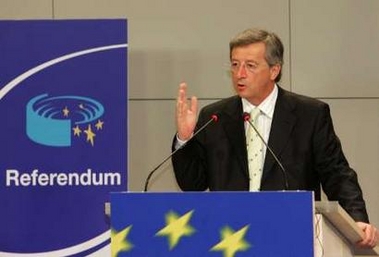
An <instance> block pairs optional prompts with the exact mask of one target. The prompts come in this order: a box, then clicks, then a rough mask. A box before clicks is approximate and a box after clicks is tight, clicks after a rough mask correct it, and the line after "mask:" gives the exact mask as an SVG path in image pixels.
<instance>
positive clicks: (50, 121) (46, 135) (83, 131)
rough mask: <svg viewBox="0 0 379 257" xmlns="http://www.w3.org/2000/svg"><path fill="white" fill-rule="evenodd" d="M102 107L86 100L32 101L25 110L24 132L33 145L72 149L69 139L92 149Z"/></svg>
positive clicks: (66, 97)
mask: <svg viewBox="0 0 379 257" xmlns="http://www.w3.org/2000/svg"><path fill="white" fill-rule="evenodd" d="M103 114H104V106H103V105H102V104H101V103H100V102H98V101H96V100H94V99H91V98H89V97H82V96H75V95H64V96H53V97H49V96H48V94H42V95H38V96H36V97H33V98H32V99H31V100H30V101H29V102H28V104H27V106H26V131H27V135H28V137H29V138H30V139H31V140H33V141H34V142H36V143H39V144H42V145H47V146H56V147H64V146H71V144H72V140H71V139H72V136H74V137H77V138H83V135H84V138H85V140H86V142H88V143H89V144H90V145H92V146H94V145H95V137H96V136H97V135H98V134H99V133H100V132H101V130H102V129H103V126H104V120H101V117H102V116H103Z"/></svg>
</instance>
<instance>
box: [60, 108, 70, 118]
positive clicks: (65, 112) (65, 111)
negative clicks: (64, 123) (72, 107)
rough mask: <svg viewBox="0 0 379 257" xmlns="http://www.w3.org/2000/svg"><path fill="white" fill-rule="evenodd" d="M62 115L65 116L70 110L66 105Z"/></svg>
mask: <svg viewBox="0 0 379 257" xmlns="http://www.w3.org/2000/svg"><path fill="white" fill-rule="evenodd" d="M62 112H63V116H65V117H67V116H68V114H69V113H70V111H69V110H68V108H67V106H66V107H65V108H64V109H63V110H62Z"/></svg>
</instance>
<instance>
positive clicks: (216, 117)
mask: <svg viewBox="0 0 379 257" xmlns="http://www.w3.org/2000/svg"><path fill="white" fill-rule="evenodd" d="M211 119H212V120H213V121H214V122H217V121H218V116H217V114H216V113H214V114H212V115H211Z"/></svg>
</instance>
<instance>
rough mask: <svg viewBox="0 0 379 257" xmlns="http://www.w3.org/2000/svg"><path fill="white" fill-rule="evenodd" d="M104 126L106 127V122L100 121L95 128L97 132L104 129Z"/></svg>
mask: <svg viewBox="0 0 379 257" xmlns="http://www.w3.org/2000/svg"><path fill="white" fill-rule="evenodd" d="M103 125H104V121H101V120H98V121H97V123H96V125H95V127H96V129H97V130H100V129H102V128H103Z"/></svg>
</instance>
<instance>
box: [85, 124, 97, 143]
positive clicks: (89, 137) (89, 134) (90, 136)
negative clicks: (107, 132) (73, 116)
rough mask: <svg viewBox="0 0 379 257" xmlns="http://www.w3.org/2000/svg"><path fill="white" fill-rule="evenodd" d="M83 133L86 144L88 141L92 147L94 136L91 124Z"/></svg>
mask: <svg viewBox="0 0 379 257" xmlns="http://www.w3.org/2000/svg"><path fill="white" fill-rule="evenodd" d="M84 133H86V135H87V142H88V141H89V142H90V143H91V145H92V146H93V144H94V138H95V136H96V134H95V133H93V132H92V129H91V124H88V128H87V129H86V130H84Z"/></svg>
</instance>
